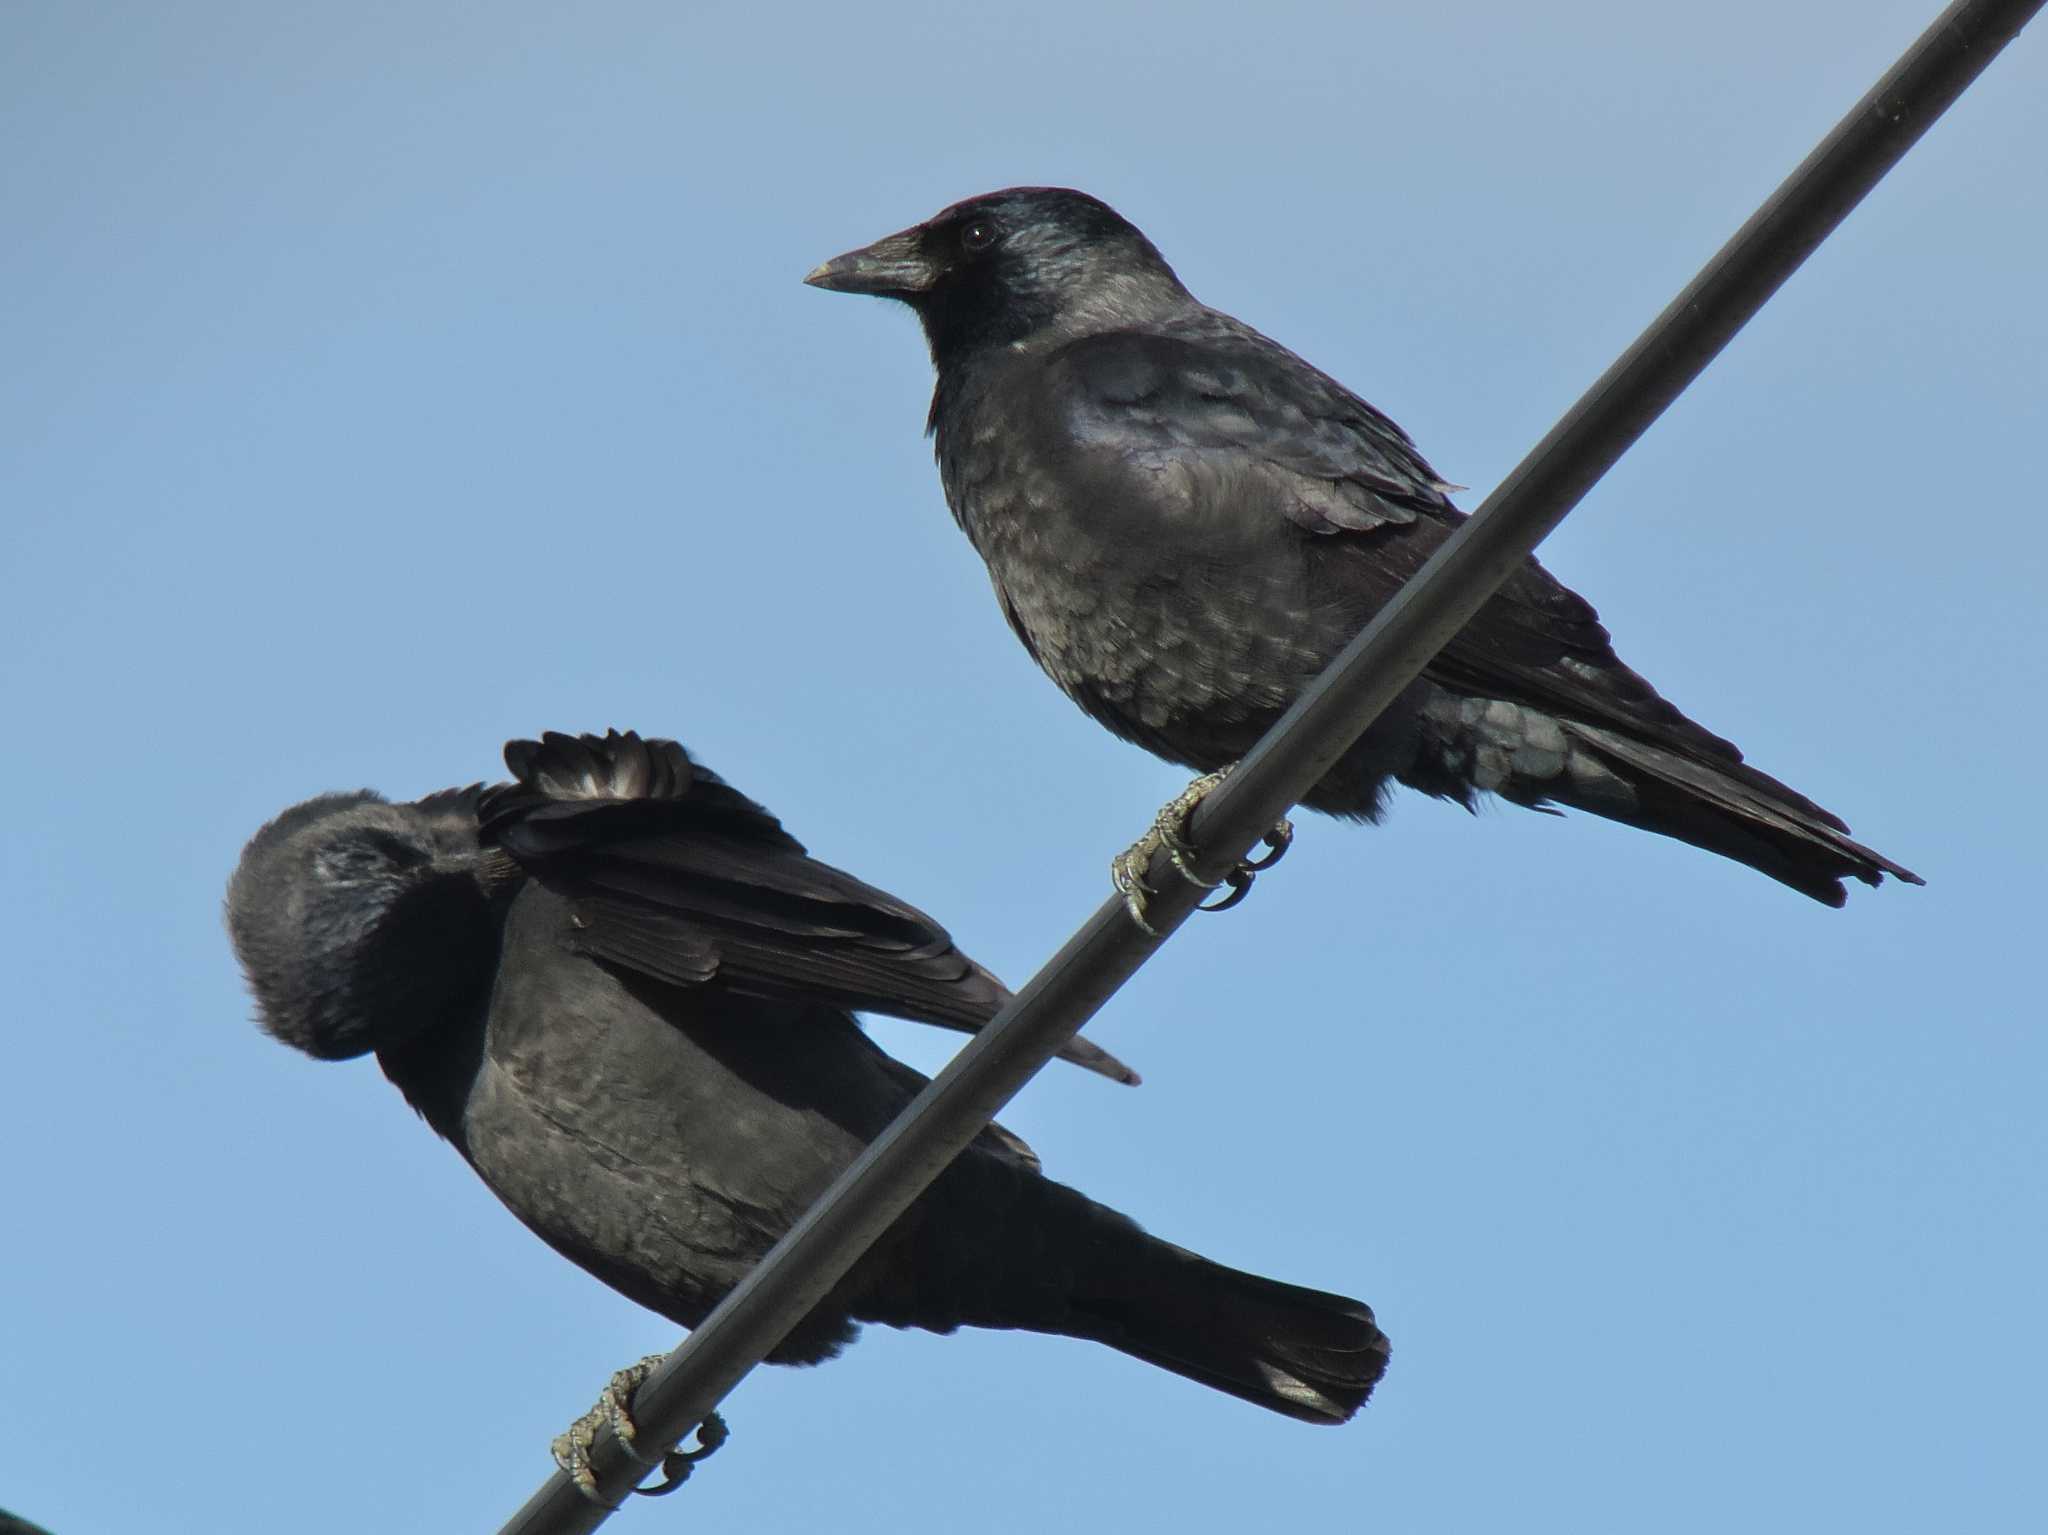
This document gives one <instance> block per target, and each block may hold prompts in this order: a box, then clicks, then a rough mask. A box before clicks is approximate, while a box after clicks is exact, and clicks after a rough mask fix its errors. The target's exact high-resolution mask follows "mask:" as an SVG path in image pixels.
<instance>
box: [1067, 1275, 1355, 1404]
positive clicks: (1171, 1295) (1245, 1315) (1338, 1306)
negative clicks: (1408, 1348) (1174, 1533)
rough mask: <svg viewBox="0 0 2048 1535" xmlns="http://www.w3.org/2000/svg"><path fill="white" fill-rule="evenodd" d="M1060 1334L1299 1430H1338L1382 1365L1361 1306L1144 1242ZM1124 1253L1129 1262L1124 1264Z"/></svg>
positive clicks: (1080, 1297) (1078, 1301)
mask: <svg viewBox="0 0 2048 1535" xmlns="http://www.w3.org/2000/svg"><path fill="white" fill-rule="evenodd" d="M1143 1240H1144V1244H1145V1245H1144V1248H1143V1250H1142V1252H1140V1253H1138V1254H1133V1253H1131V1252H1130V1251H1129V1250H1128V1249H1127V1250H1126V1251H1125V1252H1124V1253H1122V1254H1120V1255H1119V1256H1120V1257H1121V1258H1122V1259H1124V1260H1125V1261H1124V1262H1122V1263H1120V1264H1118V1265H1117V1267H1116V1268H1115V1270H1114V1271H1113V1272H1110V1273H1108V1274H1107V1277H1110V1278H1111V1279H1112V1285H1111V1286H1105V1287H1104V1288H1103V1292H1102V1293H1076V1294H1074V1295H1072V1296H1071V1297H1069V1308H1070V1309H1069V1312H1068V1317H1067V1322H1066V1325H1065V1326H1064V1327H1062V1328H1061V1329H1060V1330H1061V1331H1063V1332H1066V1333H1069V1334H1071V1335H1072V1336H1075V1337H1082V1338H1090V1339H1093V1340H1094V1341H1095V1342H1098V1343H1106V1344H1108V1345H1109V1346H1110V1347H1111V1348H1113V1349H1118V1350H1121V1351H1122V1352H1123V1353H1126V1354H1129V1355H1131V1356H1132V1357H1133V1358H1137V1359H1142V1360H1144V1361H1145V1362H1146V1363H1147V1364H1155V1365H1158V1366H1159V1367H1160V1368H1161V1369H1162V1370H1171V1371H1173V1373H1174V1374H1176V1375H1185V1376H1186V1377H1187V1378H1188V1379H1189V1380H1194V1381H1200V1382H1201V1383H1202V1384H1203V1385H1205V1386H1209V1387H1212V1388H1213V1389H1215V1390H1217V1391H1227V1392H1229V1393H1230V1394H1231V1395H1232V1396H1235V1397H1241V1398H1242V1399H1244V1400H1245V1401H1247V1402H1254V1403H1256V1404H1258V1405H1259V1406H1261V1407H1264V1408H1267V1409H1268V1410H1269V1411H1272V1412H1278V1413H1284V1414H1286V1415H1287V1416H1288V1417H1290V1418H1298V1419H1300V1420H1301V1421H1302V1422H1304V1423H1342V1422H1344V1421H1346V1420H1347V1419H1348V1418H1350V1416H1351V1415H1352V1414H1353V1413H1355V1412H1356V1411H1358V1409H1359V1407H1360V1406H1362V1405H1363V1404H1364V1402H1365V1399H1366V1398H1367V1397H1369V1396H1371V1395H1372V1388H1373V1387H1374V1386H1375V1385H1376V1384H1378V1382H1379V1378H1380V1376H1382V1375H1383V1374H1385V1373H1386V1368H1387V1336H1386V1334H1385V1333H1383V1332H1381V1331H1380V1330H1379V1327H1378V1325H1377V1324H1376V1323H1375V1322H1374V1321H1373V1315H1372V1308H1371V1307H1370V1306H1367V1305H1365V1304H1364V1303H1363V1302H1361V1301H1355V1300H1351V1299H1349V1298H1347V1297H1345V1296H1342V1295H1330V1294H1327V1293H1325V1292H1324V1291H1321V1290H1304V1289H1302V1288H1301V1287H1300V1286H1298V1285H1291V1284H1281V1283H1280V1282H1279V1281H1278V1280H1273V1279H1261V1278H1259V1277H1258V1275H1256V1274H1244V1273H1240V1272H1238V1271H1237V1270H1236V1269H1229V1268H1225V1267H1223V1265H1222V1264H1220V1263H1211V1262H1210V1261H1209V1260H1208V1259H1207V1258H1202V1257H1198V1256H1196V1255H1195V1254H1194V1253H1191V1252H1188V1251H1187V1250H1186V1249H1185V1248H1180V1247H1175V1246H1174V1245H1173V1244H1172V1243H1171V1242H1161V1241H1159V1240H1157V1239H1156V1238H1152V1237H1146V1238H1144V1239H1143ZM1134 1258H1135V1261H1132V1260H1133V1259H1134Z"/></svg>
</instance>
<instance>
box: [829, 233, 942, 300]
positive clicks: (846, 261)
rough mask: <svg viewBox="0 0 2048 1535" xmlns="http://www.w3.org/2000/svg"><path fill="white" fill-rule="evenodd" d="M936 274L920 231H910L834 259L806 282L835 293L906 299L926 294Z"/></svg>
mask: <svg viewBox="0 0 2048 1535" xmlns="http://www.w3.org/2000/svg"><path fill="white" fill-rule="evenodd" d="M935 277H936V274H935V273H934V272H933V271H932V267H931V263H930V262H929V261H928V260H926V259H925V255H924V252H923V250H922V249H920V248H919V244H918V240H917V231H915V230H908V229H906V230H905V231H904V232H903V233H902V234H896V235H890V236H889V237H888V238H887V239H886V240H877V241H876V242H875V243H874V244H873V245H868V246H863V247H862V248H861V249H859V250H857V251H848V252H847V253H846V254H845V255H843V256H834V257H833V258H832V259H831V260H830V261H827V262H824V263H822V264H820V265H818V266H816V267H813V268H812V269H811V272H810V275H809V276H807V277H805V278H804V281H805V282H807V283H809V284H810V285H811V286H812V287H813V288H824V289H826V290H827V291H829V292H832V293H873V294H879V295H882V296H885V297H890V298H902V297H906V296H907V295H909V294H913V293H923V292H924V291H925V290H926V289H928V288H930V287H931V285H932V283H933V281H934V280H935Z"/></svg>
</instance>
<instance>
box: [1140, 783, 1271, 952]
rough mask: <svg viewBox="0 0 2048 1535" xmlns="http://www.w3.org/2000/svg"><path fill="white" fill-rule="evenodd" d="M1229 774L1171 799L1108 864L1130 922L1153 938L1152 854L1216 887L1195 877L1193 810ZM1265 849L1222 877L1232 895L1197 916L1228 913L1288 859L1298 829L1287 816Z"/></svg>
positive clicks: (1267, 839) (1211, 884)
mask: <svg viewBox="0 0 2048 1535" xmlns="http://www.w3.org/2000/svg"><path fill="white" fill-rule="evenodd" d="M1229 772H1230V769H1229V768H1224V769H1222V770H1221V771H1219V772H1215V773H1205V774H1203V775H1202V776H1201V777H1200V778H1197V779H1196V780H1195V781H1194V782H1193V783H1191V784H1189V785H1188V786H1187V787H1186V788H1185V789H1183V790H1181V792H1180V793H1179V794H1177V795H1175V796H1174V797H1173V798H1172V799H1171V800H1169V801H1168V802H1167V803H1166V805H1165V806H1163V807H1162V808H1161V809H1160V812H1159V814H1158V815H1157V816H1156V817H1154V819H1153V821H1152V827H1151V830H1149V831H1147V832H1146V833H1145V835H1144V836H1142V837H1140V838H1139V839H1138V840H1137V841H1136V842H1134V843H1133V844H1132V845H1131V846H1130V847H1129V848H1127V849H1125V850H1124V851H1123V852H1121V853H1119V854H1118V855H1117V856H1116V857H1115V858H1113V859H1112V860H1110V865H1109V872H1110V879H1111V880H1112V881H1113V882H1114V883H1115V885H1116V888H1117V891H1118V893H1119V894H1121V895H1122V896H1123V898H1124V910H1126V911H1128V912H1129V913H1130V914H1131V920H1132V921H1133V922H1135V923H1137V924H1138V926H1139V927H1140V928H1142V929H1143V930H1144V931H1145V932H1147V933H1150V934H1151V935H1152V936H1153V937H1154V938H1157V937H1158V936H1159V932H1158V930H1157V929H1156V928H1154V927H1153V926H1152V924H1151V923H1149V922H1147V921H1146V920H1145V898H1146V897H1147V896H1149V895H1152V894H1154V891H1153V890H1152V888H1151V886H1149V885H1147V884H1146V883H1145V871H1146V869H1147V868H1149V867H1150V866H1151V863H1152V855H1153V854H1154V853H1157V852H1160V851H1162V850H1163V851H1164V852H1165V854H1166V857H1167V861H1168V862H1170V863H1171V864H1172V865H1173V867H1174V868H1175V869H1177V870H1178V871H1179V872H1180V876H1181V878H1182V879H1184V880H1186V881H1187V882H1188V883H1189V884H1191V885H1199V886H1201V888H1202V889H1204V890H1213V889H1215V888H1216V885H1215V883H1214V882H1212V881H1209V880H1205V879H1203V878H1202V877H1201V876H1200V875H1198V874H1196V873H1195V870H1194V858H1195V852H1194V849H1193V848H1192V847H1190V846H1189V845H1188V840H1187V833H1188V818H1189V817H1190V816H1192V815H1193V814H1194V813H1195V807H1196V806H1197V805H1199V804H1201V802H1202V801H1203V800H1204V799H1205V798H1207V797H1208V795H1209V793H1210V791H1211V790H1213V789H1214V788H1215V787H1216V786H1217V785H1218V784H1220V783H1221V782H1223V780H1224V778H1225V777H1226V776H1227V775H1228V774H1229ZM1264 840H1265V844H1266V846H1267V848H1268V849H1270V851H1268V852H1267V853H1266V854H1264V855H1263V856H1261V857H1258V858H1245V859H1240V860H1239V861H1238V863H1237V865H1236V866H1235V867H1234V868H1232V869H1231V870H1230V872H1229V873H1228V874H1226V875H1224V876H1223V879H1222V881H1221V883H1223V884H1226V885H1228V886H1229V887H1230V893H1229V894H1228V895H1226V896H1224V897H1223V899H1222V900H1220V901H1216V902H1213V903H1211V904H1208V905H1204V906H1199V907H1197V908H1196V910H1198V911H1228V910H1229V909H1230V908H1231V907H1233V906H1235V905H1236V904H1237V903H1238V902H1239V901H1242V900H1243V899H1244V898H1245V896H1246V895H1248V894H1249V893H1250V892H1251V888H1252V879H1253V877H1254V876H1256V875H1257V874H1258V873H1259V871H1260V870H1262V869H1270V868H1272V867H1273V865H1274V864H1276V863H1278V862H1279V861H1280V860H1281V858H1282V857H1283V856H1285V854H1286V852H1287V849H1288V848H1289V846H1291V845H1292V844H1293V841H1294V826H1293V823H1292V822H1290V821H1288V820H1287V819H1286V818H1285V817H1283V818H1281V819H1280V820H1279V821H1276V822H1275V823H1274V824H1273V826H1272V827H1271V829H1270V830H1268V831H1267V832H1266V835H1265V839H1264Z"/></svg>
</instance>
